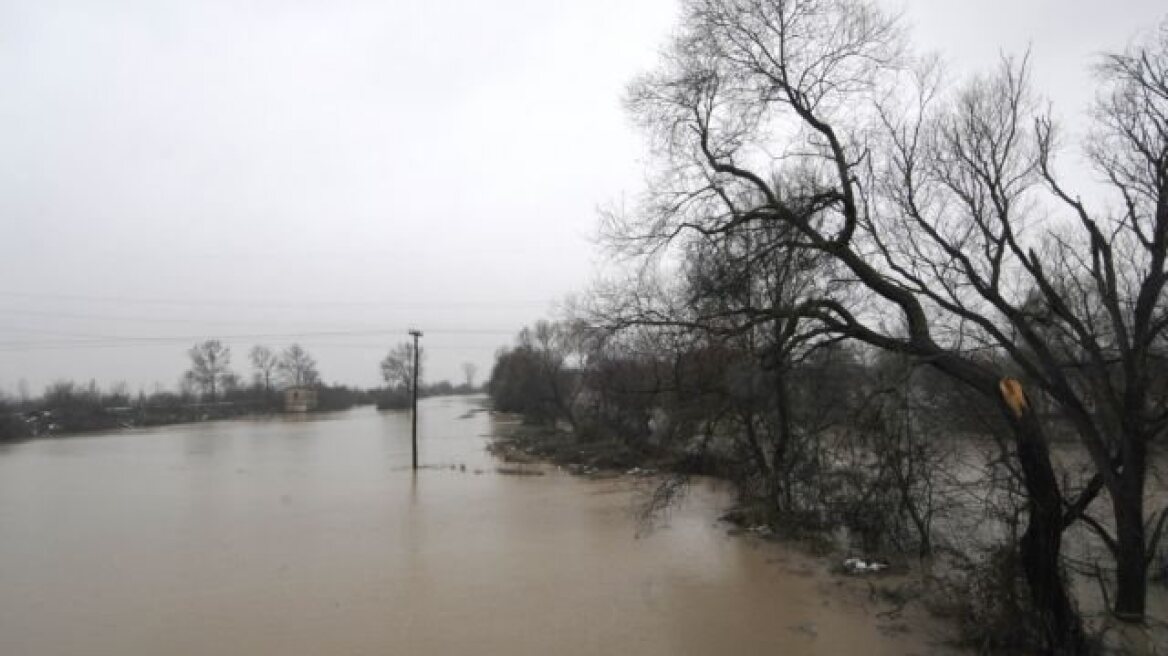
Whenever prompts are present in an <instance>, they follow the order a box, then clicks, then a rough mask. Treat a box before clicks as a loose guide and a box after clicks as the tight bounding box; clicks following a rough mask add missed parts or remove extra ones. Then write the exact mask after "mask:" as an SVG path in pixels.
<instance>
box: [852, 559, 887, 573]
mask: <svg viewBox="0 0 1168 656" xmlns="http://www.w3.org/2000/svg"><path fill="white" fill-rule="evenodd" d="M885 569H888V563H885V562H881V561H879V560H864V559H863V558H848V559H847V560H845V561H844V571H845V572H847V573H848V574H874V573H876V572H879V571H882V570H885Z"/></svg>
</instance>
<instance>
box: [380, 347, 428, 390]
mask: <svg viewBox="0 0 1168 656" xmlns="http://www.w3.org/2000/svg"><path fill="white" fill-rule="evenodd" d="M418 355H419V357H418V362H419V365H420V363H421V355H422V354H421V353H419V354H418ZM414 361H415V359H414V344H413V342H408V341H407V342H400V343H398V344H397V345H396V346H394V347H393V348H392V349H390V350H389V353H387V354H386V356H385V357H384V358H382V360H381V378H382V379H383V380H385V384H386V385H388V386H389V387H391V388H396V389H398V390H400V391H402V392H404V393H405V395H406V396H407V397H408V396H411V395H412V394H413V393H414V380H415V377H414ZM421 378H422V372H421V371H420V366H419V371H418V376H417V380H421Z"/></svg>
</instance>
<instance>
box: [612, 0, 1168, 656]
mask: <svg viewBox="0 0 1168 656" xmlns="http://www.w3.org/2000/svg"><path fill="white" fill-rule="evenodd" d="M683 21H684V25H683V29H682V30H681V32H680V33H679V35H678V37H677V38H676V40H675V42H674V43H673V45H672V47H671V49H670V50H669V52H668V53H667V54H666V56H665V58H664V61H663V63H662V65H661V67H660V68H659V69H658V70H657V71H656V72H654V73H652V74H650V75H646V76H644V77H643V78H642V79H640V80H638V81H637V82H636V83H635V84H634V85H633V87H632V90H631V93H630V106H631V109H632V112H633V114H634V115H635V116H636V117H638V118H639V119H640V120H641V121H642V122H643V124H644V125H645V126H646V127H647V128H648V129H649V130H650V132H651V134H652V136H653V138H654V145H655V147H656V148H657V150H658V153H659V154H660V155H661V156H662V157H661V159H662V162H663V163H664V166H663V167H662V168H661V170H660V173H659V175H658V177H657V179H656V180H655V182H654V185H653V188H652V189H651V192H650V194H648V196H647V201H646V203H645V204H644V206H643V207H642V208H640V210H639V211H638V212H637V213H636V214H635V215H634V216H631V217H625V218H626V219H627V220H626V221H623V222H618V225H617V228H618V230H617V233H618V234H617V237H618V238H619V239H620V240H621V241H622V242H623V243H626V244H628V243H640V244H642V245H644V246H645V247H646V248H647V249H649V250H652V251H654V252H658V251H660V249H662V248H663V244H672V243H678V242H684V240H685V237H686V236H687V235H693V234H697V235H700V236H701V238H703V239H709V238H724V237H726V236H727V235H730V234H731V233H734V232H738V231H741V230H742V227H743V226H749V225H752V224H780V225H783V226H786V227H787V228H789V232H788V233H787V234H788V237H787V239H788V241H789V245H790V246H792V247H796V248H799V249H805V250H807V251H810V252H814V253H817V254H819V255H821V256H823V257H826V258H828V259H830V261H831V262H832V264H833V266H834V267H835V270H834V273H833V274H832V277H833V278H835V279H836V280H837V281H838V282H840V283H841V284H839V285H836V286H833V287H832V288H831V289H830V293H824V294H812V295H808V296H806V297H804V298H802V299H800V300H799V302H798V303H795V304H793V305H790V304H783V305H781V306H776V305H773V304H772V305H770V306H767V307H759V308H756V309H755V312H760V313H765V312H770V313H772V314H774V315H775V316H780V317H792V316H794V317H800V318H803V319H808V320H812V321H815V322H817V323H818V324H819V325H820V326H822V327H823V328H824V329H826V330H829V331H830V332H832V333H833V334H835V335H839V336H845V337H848V338H852V339H857V340H861V341H864V342H866V343H868V344H871V345H874V346H877V347H880V348H883V349H888V350H891V351H895V352H900V353H905V354H908V355H911V356H915V357H917V358H919V359H921V360H923V361H925V362H927V363H928V364H930V365H931V366H933V367H935V368H937V369H939V370H940V371H942V372H944V373H945V374H947V375H949V376H951V377H953V378H955V379H956V380H959V381H961V382H962V383H964V384H966V385H968V386H969V387H971V388H972V389H974V390H976V391H977V392H979V393H981V394H982V395H983V396H984V397H986V398H987V399H992V400H993V401H994V402H996V403H997V404H998V407H999V408H1000V410H1001V421H1002V423H1003V425H1005V426H1006V427H1008V429H1009V431H1010V433H1011V434H1012V435H1013V440H1014V450H1015V453H1016V457H1017V459H1018V464H1019V469H1020V470H1021V472H1022V476H1023V479H1024V484H1025V489H1026V492H1027V496H1028V509H1029V512H1028V518H1027V527H1026V530H1025V533H1024V535H1023V537H1022V539H1021V543H1020V545H1019V550H1020V554H1021V558H1022V563H1023V566H1024V569H1025V572H1026V576H1027V582H1028V587H1029V589H1030V593H1031V598H1032V601H1033V602H1034V606H1035V607H1036V609H1037V610H1038V611H1039V612H1040V615H1041V618H1042V620H1041V622H1042V624H1043V626H1042V627H1041V628H1042V629H1043V633H1044V634H1045V636H1046V639H1047V640H1048V646H1049V648H1050V649H1051V650H1052V651H1060V652H1068V653H1069V652H1075V651H1079V650H1081V649H1083V639H1082V630H1081V628H1080V626H1079V620H1078V617H1077V613H1076V612H1075V610H1074V607H1073V605H1072V603H1071V601H1070V598H1069V594H1068V592H1067V589H1066V584H1065V581H1064V580H1063V576H1062V573H1061V570H1060V552H1061V542H1062V534H1063V531H1064V529H1065V527H1066V526H1068V525H1069V524H1071V523H1073V522H1074V521H1077V520H1078V519H1080V518H1084V519H1085V520H1086V521H1088V522H1089V523H1090V524H1091V525H1092V526H1095V527H1096V530H1097V531H1099V532H1100V534H1101V535H1104V536H1105V538H1104V539H1105V541H1106V542H1107V544H1108V545H1109V546H1110V547H1111V548H1112V550H1113V552H1114V553H1115V556H1116V565H1117V571H1118V575H1117V585H1118V590H1117V595H1116V608H1115V611H1116V614H1117V615H1119V616H1120V617H1122V618H1124V619H1132V620H1138V619H1140V618H1142V617H1143V614H1144V607H1145V602H1144V597H1145V592H1146V579H1147V577H1146V569H1147V566H1148V563H1149V562H1150V559H1149V558H1148V554H1149V553H1150V550H1149V549H1150V543H1151V542H1153V541H1154V538H1155V535H1147V531H1146V528H1145V527H1146V525H1147V520H1148V519H1149V518H1148V517H1146V516H1145V509H1144V497H1145V490H1144V487H1145V482H1146V481H1145V479H1146V457H1147V446H1148V444H1149V442H1150V441H1151V440H1152V439H1153V438H1154V437H1155V436H1157V435H1160V434H1162V433H1163V431H1164V428H1165V422H1166V420H1168V416H1166V415H1165V404H1164V398H1165V397H1164V393H1163V388H1164V369H1163V367H1162V366H1161V362H1162V361H1161V359H1160V358H1161V357H1162V353H1163V343H1164V329H1165V326H1166V325H1168V314H1166V313H1165V303H1164V286H1165V278H1166V274H1165V268H1164V267H1165V252H1166V250H1168V172H1166V168H1165V167H1166V162H1168V124H1166V119H1165V117H1166V116H1168V89H1166V88H1165V80H1166V79H1168V37H1166V36H1165V34H1166V31H1165V29H1163V28H1162V29H1161V31H1160V33H1159V34H1158V39H1155V40H1153V41H1151V42H1149V43H1146V44H1143V45H1139V46H1134V47H1133V48H1132V49H1131V50H1129V51H1127V52H1125V53H1122V54H1114V55H1110V56H1108V57H1106V58H1105V61H1104V64H1103V66H1102V70H1103V72H1104V74H1105V75H1104V78H1103V81H1102V84H1103V89H1102V91H1101V96H1100V102H1099V103H1098V106H1097V109H1096V112H1095V116H1096V130H1095V133H1094V136H1093V138H1092V140H1091V142H1090V143H1089V145H1088V149H1087V152H1088V154H1089V155H1090V159H1091V162H1092V163H1093V165H1094V167H1095V169H1096V171H1098V172H1100V173H1101V174H1102V175H1103V176H1104V178H1105V179H1107V180H1108V181H1109V182H1110V184H1111V187H1112V190H1113V191H1114V192H1115V195H1116V198H1117V199H1118V201H1119V202H1118V203H1116V205H1117V206H1118V208H1119V209H1118V210H1111V209H1109V207H1110V206H1109V205H1107V204H1106V203H1105V202H1102V201H1100V202H1098V203H1096V204H1095V205H1093V206H1091V208H1089V205H1088V204H1087V203H1084V202H1082V201H1080V200H1079V199H1078V197H1077V196H1075V195H1073V194H1072V192H1070V191H1069V190H1067V189H1066V188H1065V187H1064V186H1063V185H1062V184H1061V183H1060V182H1059V180H1058V178H1057V176H1056V173H1055V166H1054V156H1055V154H1056V148H1055V146H1056V144H1057V142H1056V139H1055V135H1056V131H1055V130H1054V128H1053V125H1052V122H1051V121H1050V119H1049V118H1047V117H1046V116H1044V115H1043V113H1041V112H1039V111H1036V105H1037V103H1036V102H1035V101H1034V100H1033V96H1032V92H1031V90H1030V86H1029V81H1028V79H1027V67H1026V64H1025V61H1024V60H1023V61H1011V60H1007V61H1005V62H1003V64H1002V66H1001V68H1000V70H998V71H996V72H995V73H993V74H990V75H987V76H985V77H981V78H977V79H974V80H971V81H969V82H967V83H966V84H964V85H962V86H959V87H957V88H956V89H947V88H943V86H942V85H941V84H940V79H941V78H940V75H939V73H938V70H937V68H936V66H935V65H933V64H931V63H929V62H926V61H921V60H918V59H916V58H913V57H912V56H911V55H910V54H909V53H908V52H907V49H906V47H905V40H904V36H903V34H902V32H901V30H900V29H899V27H898V25H897V23H896V21H895V20H893V19H891V18H889V17H888V16H886V15H884V14H882V13H881V12H880V11H879V10H878V9H877V8H876V6H875V5H874V3H871V2H866V1H863V0H832V1H829V0H688V1H687V2H685V3H684V11H683ZM1058 203H1061V204H1062V206H1063V207H1065V208H1067V209H1068V210H1069V211H1068V212H1057V211H1055V210H1054V209H1053V208H1054V207H1055V206H1056V204H1058ZM1027 390H1029V392H1027ZM1048 401H1049V402H1050V403H1051V404H1052V407H1053V413H1054V415H1055V416H1058V417H1060V418H1064V419H1065V421H1066V422H1067V423H1068V424H1069V425H1070V426H1071V427H1072V429H1073V430H1074V432H1075V434H1076V435H1077V436H1078V437H1079V438H1080V441H1081V443H1082V444H1083V445H1084V446H1085V447H1086V450H1087V451H1088V453H1089V454H1090V457H1091V460H1092V462H1093V463H1094V465H1095V476H1094V477H1093V478H1092V479H1091V481H1090V482H1089V483H1088V484H1087V485H1086V487H1085V488H1084V489H1081V490H1078V491H1075V492H1074V493H1072V491H1070V490H1064V489H1062V487H1061V486H1060V482H1059V478H1058V476H1057V474H1056V471H1055V468H1054V466H1053V465H1052V462H1051V458H1050V454H1049V446H1048V433H1049V432H1050V429H1051V426H1050V422H1049V421H1047V420H1046V419H1047V418H1048V417H1049V416H1051V415H1049V414H1042V415H1040V414H1039V412H1037V411H1036V406H1037V405H1038V404H1041V403H1045V402H1048ZM1103 488H1106V489H1107V491H1108V492H1109V496H1110V498H1111V506H1112V514H1113V516H1114V518H1115V525H1116V529H1115V534H1114V535H1112V534H1111V533H1110V532H1109V530H1108V528H1107V527H1106V526H1105V523H1104V522H1100V521H1096V520H1095V519H1093V518H1092V517H1091V516H1090V515H1086V514H1085V513H1086V511H1087V509H1088V508H1089V506H1090V504H1091V502H1092V500H1093V499H1094V498H1095V497H1096V496H1097V494H1098V493H1099V491H1100V490H1101V489H1103ZM1160 517H1161V519H1162V517H1163V514H1161V515H1160ZM1158 525H1159V526H1162V521H1161V522H1160V523H1159V524H1158ZM1152 533H1153V534H1156V533H1158V529H1153V530H1152Z"/></svg>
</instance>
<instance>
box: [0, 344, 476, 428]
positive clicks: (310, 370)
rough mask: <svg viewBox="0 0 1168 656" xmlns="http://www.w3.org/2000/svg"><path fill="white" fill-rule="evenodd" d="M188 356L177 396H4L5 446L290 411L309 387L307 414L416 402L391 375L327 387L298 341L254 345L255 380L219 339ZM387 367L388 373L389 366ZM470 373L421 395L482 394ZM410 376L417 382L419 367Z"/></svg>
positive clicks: (121, 389)
mask: <svg viewBox="0 0 1168 656" xmlns="http://www.w3.org/2000/svg"><path fill="white" fill-rule="evenodd" d="M409 355H410V357H412V352H411V353H410V354H409ZM188 356H189V357H190V360H191V367H190V369H188V370H187V371H186V372H184V374H183V376H182V378H181V384H180V386H179V390H178V391H177V392H174V391H169V390H157V391H155V392H153V393H149V394H147V393H146V392H144V391H139V392H138V393H137V394H134V393H132V392H131V391H130V389H129V386H128V385H126V384H125V383H117V384H115V385H113V386H111V387H109V388H108V389H102V388H101V387H99V386H98V385H97V383H96V382H95V381H92V380H91V381H89V382H88V383H77V382H74V381H58V382H55V383H52V384H51V385H49V386H48V387H47V388H46V389H45V391H44V393H43V394H42V395H41V396H40V397H32V396H30V395H27V394H24V395H22V398H20V399H13V398H6V397H4V396H3V395H0V441H13V440H22V439H28V438H34V437H41V436H50V435H64V434H71V433H81V432H86V431H99V430H111V429H118V428H131V427H139V426H157V425H163V424H175V423H185V422H194V421H204V420H209V419H225V418H230V417H238V416H243V415H248V414H265V413H274V412H284V411H285V410H287V409H288V408H286V405H285V391H286V390H289V389H302V390H310V391H311V392H312V393H313V397H314V400H315V402H314V403H313V404H310V405H309V406H308V407H307V410H308V411H313V412H328V411H336V410H347V409H349V408H352V407H354V406H358V405H373V404H376V405H377V406H378V407H379V408H383V409H397V408H408V407H410V403H411V400H412V388H408V387H402V386H401V385H394V384H392V383H390V379H389V378H388V377H387V385H386V386H385V387H382V388H373V389H360V388H356V387H349V386H346V385H340V384H331V385H329V384H325V383H322V382H321V380H320V374H319V372H318V371H317V368H316V361H315V359H314V358H313V357H312V356H311V355H310V354H309V353H308V352H307V351H306V350H305V349H304V348H303V347H301V346H300V345H298V344H293V345H291V346H289V347H287V348H285V349H283V350H282V351H280V352H276V351H273V350H272V349H270V348H268V347H266V346H262V345H257V346H255V347H253V348H252V349H251V350H250V351H249V353H248V356H249V358H248V359H249V362H250V364H251V365H252V369H253V371H252V377H251V380H250V382H245V379H243V378H241V377H240V376H239V375H238V374H236V373H235V372H234V371H232V369H231V367H230V365H231V349H230V347H227V346H224V345H223V344H222V343H221V342H219V341H218V340H207V341H204V342H200V343H198V344H196V345H195V346H194V347H192V348H191V349H190V350H189V351H188ZM382 369H383V374H384V372H385V361H383V362H382ZM464 370H466V371H467V373H468V377H467V381H466V383H465V384H462V385H454V384H452V383H450V382H447V381H442V382H437V383H432V384H421V385H419V387H418V392H419V394H418V395H419V397H423V398H424V397H427V396H439V395H448V394H469V393H475V392H477V391H479V389H478V388H476V387H475V386H474V385H473V380H472V379H473V367H470V366H469V365H464ZM408 373H409V375H410V377H411V380H412V369H409V370H408Z"/></svg>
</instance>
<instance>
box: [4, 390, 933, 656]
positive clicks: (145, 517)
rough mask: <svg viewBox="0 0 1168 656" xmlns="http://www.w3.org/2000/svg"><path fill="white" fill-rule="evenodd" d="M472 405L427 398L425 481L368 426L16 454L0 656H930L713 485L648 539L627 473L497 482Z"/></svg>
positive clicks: (906, 626) (288, 427)
mask: <svg viewBox="0 0 1168 656" xmlns="http://www.w3.org/2000/svg"><path fill="white" fill-rule="evenodd" d="M477 402H478V400H477V399H473V398H440V399H430V400H427V401H425V402H424V403H423V405H422V409H421V413H420V418H421V429H420V442H421V444H422V449H421V461H422V462H423V463H425V464H426V465H427V468H425V469H423V470H422V471H420V472H418V474H417V475H414V474H413V473H412V472H411V471H410V470H409V469H408V464H409V456H410V453H409V416H408V414H405V413H378V412H376V411H374V410H372V409H368V408H366V409H357V410H353V411H350V412H345V413H338V414H333V415H327V416H320V417H313V418H309V419H303V420H299V421H297V420H292V419H285V418H274V419H256V420H242V421H227V422H215V423H204V424H197V425H186V426H171V427H165V428H159V429H150V430H138V431H129V432H121V433H116V434H105V435H94V436H79V437H72V438H68V439H57V440H41V441H34V442H29V443H25V444H20V445H15V446H8V447H4V448H3V450H0V654H4V655H6V656H7V655H13V656H15V655H24V654H29V655H41V654H52V655H56V656H66V655H73V654H77V655H81V654H85V655H87V656H90V655H100V654H111V655H113V654H116V655H119V656H133V655H139V654H141V655H147V654H148V655H151V656H155V655H157V654H170V655H184V654H192V655H193V654H220V655H223V654H228V655H229V654H280V655H282V656H291V655H300V654H304V655H309V654H311V655H314V656H316V655H326V654H327V655H349V654H371V655H372V654H459V653H475V654H541V655H543V654H556V655H557V656H570V655H573V654H633V655H635V654H760V653H782V654H905V653H920V654H925V653H935V652H936V651H937V645H936V644H935V636H936V635H937V634H936V630H937V629H930V628H927V627H926V626H924V625H922V624H921V622H919V621H916V622H914V621H912V620H906V619H905V618H904V617H901V618H885V617H881V616H879V615H878V611H879V610H881V608H880V607H877V606H874V605H873V604H871V603H868V602H867V601H866V600H865V595H863V594H861V593H860V592H858V590H857V587H856V586H857V585H859V584H858V583H857V582H855V581H851V580H841V579H840V578H838V577H835V576H833V575H831V574H829V573H828V572H827V571H826V570H827V567H828V565H827V563H826V562H823V561H818V560H815V559H812V558H810V557H808V556H804V555H800V554H799V553H796V552H794V551H792V550H790V549H788V548H784V547H782V546H780V545H775V544H770V543H764V542H761V541H759V540H755V539H749V538H743V537H733V536H728V535H727V532H726V527H725V526H724V525H720V524H719V523H718V522H717V521H716V519H715V518H716V517H717V515H718V512H719V509H720V508H722V507H723V506H724V504H725V502H726V497H725V496H724V494H722V493H721V492H720V491H718V490H717V489H714V488H712V487H710V486H703V487H699V488H697V489H696V490H695V491H694V492H693V493H691V494H690V495H689V496H688V498H687V500H686V501H685V502H684V503H683V504H682V505H681V506H679V507H677V508H676V509H674V510H673V511H672V512H671V513H670V515H669V517H668V521H667V523H666V525H664V526H662V527H660V528H658V529H657V530H655V531H653V532H651V533H649V534H647V535H642V536H638V534H637V533H638V532H637V530H636V529H637V523H636V519H635V517H634V516H633V513H632V512H631V511H632V508H633V507H634V505H635V503H636V501H637V499H638V494H639V492H638V485H639V484H638V482H637V480H636V479H634V478H632V477H621V478H619V479H612V480H590V479H586V478H579V477H574V476H571V475H568V474H565V473H561V472H558V471H556V470H554V469H551V470H549V471H548V473H547V475H544V476H513V475H503V474H499V473H498V472H496V469H495V468H496V467H497V466H498V463H497V462H496V461H494V460H493V459H492V458H491V457H490V456H489V455H488V454H486V453H485V452H484V449H483V447H484V445H485V443H486V441H487V439H488V436H489V435H491V434H492V431H495V430H498V429H499V428H500V426H499V424H498V423H497V422H499V421H501V420H499V419H495V418H493V417H492V416H491V415H490V414H488V413H486V412H472V411H473V410H474V409H475V408H476V407H477ZM460 465H465V471H463V470H462V469H461V468H460ZM452 466H453V467H454V468H453V469H451V467H452ZM476 471H477V472H480V473H476Z"/></svg>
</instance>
